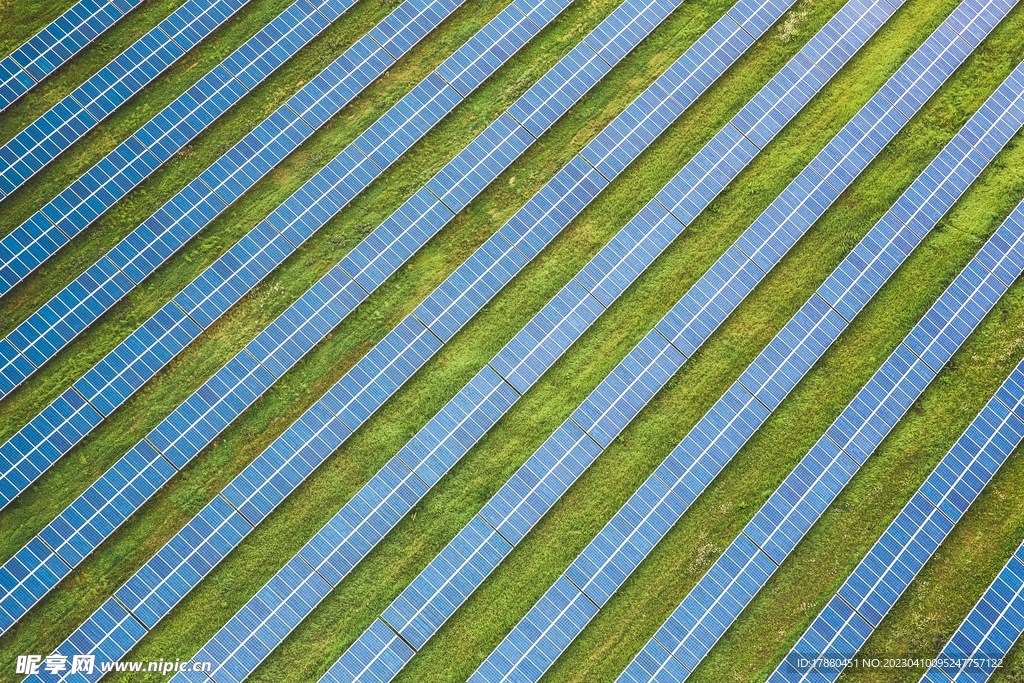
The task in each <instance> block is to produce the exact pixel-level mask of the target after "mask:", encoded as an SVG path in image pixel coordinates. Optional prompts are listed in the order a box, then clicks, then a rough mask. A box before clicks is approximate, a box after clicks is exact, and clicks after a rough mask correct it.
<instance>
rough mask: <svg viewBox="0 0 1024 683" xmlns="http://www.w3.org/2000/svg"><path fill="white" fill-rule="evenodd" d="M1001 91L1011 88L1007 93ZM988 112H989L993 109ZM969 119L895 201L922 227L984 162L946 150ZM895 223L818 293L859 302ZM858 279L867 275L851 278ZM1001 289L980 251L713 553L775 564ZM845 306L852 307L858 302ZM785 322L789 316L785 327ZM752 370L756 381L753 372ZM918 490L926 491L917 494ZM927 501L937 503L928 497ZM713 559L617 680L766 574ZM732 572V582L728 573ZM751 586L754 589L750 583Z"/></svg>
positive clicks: (892, 240)
mask: <svg viewBox="0 0 1024 683" xmlns="http://www.w3.org/2000/svg"><path fill="white" fill-rule="evenodd" d="M1022 70H1024V69H1022ZM1015 80H1016V79H1015V78H1014V77H1013V76H1011V77H1010V78H1008V79H1007V80H1006V81H1004V83H1003V84H1002V85H1001V86H1000V88H999V89H997V91H996V93H995V94H994V95H993V96H992V97H991V98H990V99H989V100H988V102H987V103H986V105H988V104H991V103H992V102H1000V101H1001V102H1002V103H1003V109H1004V110H1009V109H1010V108H1011V106H1013V105H1012V103H1013V99H1015V98H1019V97H1024V93H1022V92H1021V90H1020V89H1017V88H1016V83H1015ZM1007 93H1010V95H1009V97H1007ZM983 108H984V107H983ZM999 111H1001V110H999V109H996V110H994V111H993V110H991V109H990V110H989V111H987V112H984V113H982V112H981V111H980V110H979V112H978V114H976V115H975V117H972V121H973V120H976V119H978V118H982V117H988V118H987V120H988V121H989V124H988V126H989V127H988V129H982V130H981V133H980V134H979V135H977V137H976V138H975V139H976V140H979V141H981V140H985V139H986V138H987V136H989V135H990V133H991V132H992V131H993V130H1002V131H1003V132H1002V133H1001V134H1000V136H996V137H993V138H988V139H990V140H993V142H990V143H988V144H996V143H1001V144H1005V142H1006V141H1007V140H1008V138H1009V136H1010V135H1012V131H1008V130H1007V129H1006V128H1005V127H1004V126H1002V125H1001V124H1000V123H999V122H998V113H999ZM993 113H995V114H996V116H993ZM972 129H977V126H972V125H971V124H970V122H969V123H968V124H967V125H965V126H964V129H963V130H962V131H961V133H960V134H958V136H957V137H956V138H954V140H953V141H952V142H951V143H950V144H949V145H948V146H947V147H946V148H945V149H944V150H943V151H942V152H940V153H939V155H938V156H937V157H936V159H935V160H934V161H933V162H932V164H931V165H929V167H928V169H926V170H925V171H924V172H923V173H922V174H921V177H922V178H927V181H926V183H925V184H931V187H933V188H939V187H941V186H943V184H944V183H946V182H947V178H949V177H956V178H957V179H958V180H957V182H955V183H952V184H951V185H947V187H949V189H947V190H946V191H944V192H942V193H940V194H935V193H929V192H925V191H922V190H921V189H920V188H921V187H922V183H919V182H918V181H915V183H914V184H912V185H911V188H910V189H908V191H907V193H905V194H904V195H903V197H902V198H901V199H900V200H899V202H897V203H898V204H900V203H902V204H901V206H902V209H901V210H902V211H904V215H905V216H907V217H908V220H913V221H915V222H916V225H917V226H918V228H919V229H920V230H922V234H923V233H926V232H927V231H930V230H931V229H932V228H933V227H934V225H935V224H936V223H937V222H938V220H939V218H941V216H942V215H943V214H944V212H945V210H946V208H948V207H949V206H951V205H952V204H953V202H954V201H956V199H957V198H958V197H959V195H960V194H962V192H963V190H964V189H966V187H967V184H969V182H970V181H971V180H973V178H974V177H976V176H977V175H978V173H980V171H981V169H982V168H983V167H984V166H983V165H982V166H981V167H976V168H972V169H971V172H970V174H969V175H968V174H965V171H964V169H965V168H967V166H964V165H962V164H958V163H957V158H956V156H955V154H953V153H950V152H949V150H958V151H959V153H960V154H961V155H962V156H965V157H966V156H969V154H970V153H971V150H972V149H973V148H971V147H970V145H969V144H968V143H966V142H965V138H966V137H968V136H970V135H973V134H974V133H973V132H972ZM965 131H966V133H965ZM939 170H943V171H944V172H945V174H946V175H945V176H943V175H942V173H940V172H939ZM919 180H920V179H919ZM965 181H966V183H965ZM915 188H916V189H915ZM908 197H909V199H908ZM915 201H916V202H917V203H915ZM910 217H913V218H910ZM1018 220H1019V219H1018V218H1016V217H1015V218H1014V219H1013V221H1012V222H1011V223H1009V224H1008V225H1012V226H1013V227H1016V226H1017V221H1018ZM901 228H903V229H904V230H905V226H904V224H903V223H902V222H897V220H896V219H895V217H894V214H893V213H892V212H889V213H887V214H886V216H884V217H883V218H882V220H880V221H879V222H878V223H877V224H876V226H875V227H874V228H872V230H871V231H870V232H869V233H868V235H867V236H865V238H864V240H862V241H861V243H860V244H859V245H858V247H857V248H855V249H854V251H853V252H852V253H851V254H850V256H849V257H848V258H847V259H846V260H845V261H844V264H841V265H840V267H839V268H837V269H836V273H843V274H844V275H843V279H837V278H835V277H833V278H830V281H832V282H839V283H842V284H836V285H833V286H832V287H824V286H823V287H822V288H821V289H819V295H821V292H822V291H823V290H824V292H825V294H824V295H821V296H823V298H824V297H825V296H829V297H831V298H832V299H833V301H838V302H843V301H850V298H849V297H848V295H849V294H850V293H851V292H854V291H857V294H856V298H855V299H854V300H856V301H857V302H858V304H859V307H863V305H864V304H865V303H866V302H867V300H869V299H870V296H871V295H873V293H874V292H875V291H877V290H878V288H879V287H880V286H881V284H883V283H884V281H885V280H886V279H887V278H888V276H889V275H890V274H891V273H892V272H894V271H895V269H896V267H898V265H899V264H900V262H901V261H902V260H903V259H904V258H905V257H906V253H907V252H908V251H909V250H907V249H902V248H896V249H895V253H893V250H892V249H890V247H892V245H898V244H899V240H900V238H899V235H900V233H901ZM908 232H909V231H908ZM1000 232H1002V234H1001V235H1000V236H999V237H998V238H994V240H993V245H1004V246H1005V247H1006V253H1007V257H1006V259H1005V262H1006V263H1007V264H1009V263H1015V262H1019V260H1020V256H1019V254H1018V253H1016V252H1015V249H1013V248H1012V247H1011V246H1010V244H1011V243H1010V242H1009V241H1008V240H1007V239H1006V237H1007V234H1006V233H1005V231H1003V230H1002V229H1001V230H1000ZM905 234H906V233H904V235H905ZM910 234H912V235H914V243H917V242H919V241H920V238H919V236H918V235H917V234H915V233H910ZM904 239H907V238H905V237H904ZM985 254H986V255H985V258H986V259H987V260H988V261H989V262H990V263H995V261H996V259H998V256H997V254H996V253H995V252H994V251H993V250H992V248H990V249H989V250H988V251H987V252H985ZM1018 272H1019V271H1018ZM858 282H860V283H869V284H860V285H858V284H857V283H858ZM1005 289H1006V285H1005V284H1003V283H1001V282H999V281H998V279H997V278H996V277H995V276H994V275H992V274H991V273H990V271H988V270H987V269H985V268H983V267H982V265H981V257H980V254H979V257H978V258H977V259H976V260H975V261H973V262H972V263H971V264H969V265H968V266H967V268H965V269H964V271H963V272H962V273H961V274H960V276H958V278H957V279H956V281H955V282H954V283H953V284H952V285H951V286H950V287H949V288H948V289H947V290H946V291H945V292H944V293H943V295H942V296H941V297H940V299H939V300H938V301H937V302H936V303H935V305H934V306H933V307H932V308H931V310H930V311H929V313H928V314H926V316H925V318H924V319H922V321H921V322H920V323H919V325H918V326H916V327H915V329H914V330H913V331H912V332H911V333H910V335H908V337H907V339H906V340H905V341H904V342H903V343H901V344H900V345H899V346H898V347H897V348H896V350H895V351H894V352H893V353H892V355H891V356H890V357H889V358H888V359H887V360H886V362H885V363H884V364H883V365H882V367H881V368H880V369H879V370H878V371H877V372H876V373H875V374H874V375H873V376H872V378H871V379H870V380H869V381H868V383H867V384H866V385H865V387H864V388H863V389H862V390H861V391H860V392H859V393H858V394H857V396H856V397H855V398H854V399H853V401H851V402H850V404H849V405H848V406H847V408H846V409H844V411H843V412H842V413H841V414H840V416H839V417H838V418H837V419H836V421H835V422H834V423H833V424H832V426H831V427H829V429H828V430H827V431H826V433H825V435H824V436H822V437H821V438H820V439H819V440H818V442H817V443H816V444H815V445H814V447H813V448H812V449H811V450H810V452H809V453H808V454H807V455H806V456H805V457H804V458H803V460H801V462H800V463H799V464H798V465H797V467H796V468H795V469H794V470H793V472H791V473H790V475H789V476H788V477H787V478H786V479H785V480H784V481H783V483H782V484H781V485H780V486H779V488H778V489H777V490H776V491H775V492H774V493H773V494H772V495H771V496H770V498H769V500H768V501H767V502H766V503H765V504H764V506H763V507H762V508H761V509H760V510H759V511H758V513H757V514H756V515H755V516H754V518H753V519H752V520H751V521H750V523H748V524H747V526H746V527H745V528H744V530H743V533H742V534H740V536H738V537H737V539H736V540H735V541H734V542H733V544H732V545H731V546H730V549H729V550H727V551H726V553H725V555H723V557H722V558H721V559H720V560H719V562H725V563H726V564H728V563H730V562H733V560H730V559H728V554H729V552H730V551H732V550H733V549H738V550H736V551H735V552H739V553H741V554H745V555H749V556H750V557H754V555H751V554H750V553H751V552H752V551H750V549H749V547H750V546H752V547H753V548H756V551H757V554H758V555H763V556H764V557H765V558H766V559H768V561H769V564H770V566H771V567H774V566H776V565H777V564H780V563H781V562H782V561H783V560H784V559H785V558H786V557H787V556H788V554H789V553H790V552H791V551H792V550H793V548H795V547H796V544H797V543H798V542H799V540H800V539H801V538H802V537H803V535H804V534H806V533H807V531H808V530H809V529H810V527H811V526H812V525H813V524H814V522H815V521H816V520H817V519H818V518H819V517H820V516H821V514H823V513H824V511H825V509H826V508H827V507H828V505H829V504H830V503H831V502H832V501H833V500H834V499H835V497H836V496H837V495H838V493H839V491H840V490H841V489H842V487H843V486H844V485H845V484H846V482H848V481H849V479H850V478H851V477H852V476H853V474H854V473H855V472H856V470H857V469H858V467H859V466H860V465H861V464H863V462H864V460H866V459H867V457H868V456H869V455H870V454H871V452H872V451H873V450H874V449H875V448H877V447H878V445H879V444H880V443H881V441H882V439H884V438H885V436H886V435H887V434H888V433H889V432H890V431H891V429H892V428H893V427H894V426H895V424H896V422H897V421H898V420H899V419H900V418H901V417H902V416H903V414H904V413H905V412H906V411H907V410H908V409H909V408H910V406H911V404H912V403H913V402H914V401H915V400H917V398H918V397H919V396H920V395H921V393H922V392H923V391H924V389H925V387H927V385H928V383H929V382H930V381H931V380H932V378H934V376H935V372H937V371H938V369H939V368H940V367H941V363H944V362H945V360H944V359H948V357H949V356H950V355H951V354H952V352H953V351H955V349H956V348H957V347H958V346H959V345H960V343H962V341H963V339H965V338H966V336H967V334H969V333H970V331H971V330H973V328H974V327H975V326H976V325H977V324H978V322H979V321H980V319H981V318H982V317H983V316H984V315H985V314H986V313H987V312H988V311H990V310H991V308H992V307H993V306H994V304H995V302H996V301H997V300H998V297H999V294H1001V293H1002V292H1004V291H1005ZM865 294H866V296H865ZM819 295H815V296H819ZM851 310H853V312H854V313H855V312H856V310H859V308H857V309H851ZM840 312H842V311H840ZM796 321H797V318H794V319H793V320H791V321H790V324H792V323H795V322H796ZM790 324H787V328H788V327H789V326H790ZM835 324H838V325H840V326H842V319H839V318H837V319H836V322H835ZM912 347H914V348H916V349H918V350H919V351H921V353H922V354H924V355H925V356H926V357H928V358H931V359H933V361H934V362H936V363H939V366H938V367H935V368H934V369H932V368H929V367H928V365H926V364H925V362H924V361H923V360H922V359H921V358H919V357H918V355H916V354H915V352H914V351H913V350H912ZM802 360H803V362H808V361H810V362H813V360H814V358H813V355H812V354H808V355H807V357H806V358H804V359H802ZM757 363H758V361H755V364H754V366H755V367H756V365H757ZM808 367H809V365H808ZM754 380H755V382H754V383H756V378H754ZM921 500H922V501H925V500H926V499H925V498H924V497H923V496H922V497H921ZM922 504H923V503H922ZM928 505H929V506H931V507H932V508H933V509H934V505H932V504H930V503H928ZM935 515H939V512H938V510H935ZM935 515H932V516H931V517H930V518H931V519H932V520H933V522H934V524H933V527H932V528H933V529H940V528H945V529H946V530H947V531H948V528H949V527H951V526H952V523H951V522H950V521H949V520H948V519H947V518H946V517H945V516H944V515H940V516H941V519H939V517H937V516H935ZM943 520H945V522H943ZM922 524H924V522H922ZM935 524H938V526H935ZM935 533H938V532H935ZM718 565H719V563H716V565H715V567H713V568H712V570H710V571H709V572H708V574H707V575H705V577H704V578H702V579H701V581H699V582H698V584H697V586H695V587H694V589H693V590H692V591H691V593H690V595H688V596H687V598H685V599H684V601H683V604H682V605H680V607H679V608H677V610H676V611H675V612H674V613H673V616H671V617H670V618H669V620H668V621H667V622H666V625H665V626H664V627H662V629H661V630H660V631H659V632H658V633H657V634H656V635H655V637H654V639H655V640H657V641H658V643H659V644H660V646H662V647H661V648H660V649H659V648H654V647H653V646H652V645H649V646H648V647H647V648H645V650H644V654H643V655H642V657H639V656H638V658H637V660H636V661H635V662H634V664H633V665H631V666H630V667H629V668H628V669H627V673H624V674H623V679H624V680H642V679H641V678H639V677H640V676H641V675H642V673H641V672H642V671H644V670H652V669H651V666H650V664H651V662H652V657H654V656H655V655H658V656H660V657H661V661H662V662H664V661H667V659H668V658H675V659H676V660H677V663H679V664H682V665H683V667H685V669H686V670H691V671H692V670H693V668H694V667H695V666H696V664H697V663H699V662H700V660H701V659H702V658H703V657H704V656H705V655H706V654H707V652H708V651H709V650H710V649H711V647H712V646H713V645H714V643H715V642H716V641H717V639H718V638H720V637H721V635H722V634H723V633H724V632H725V630H726V629H727V628H728V626H729V625H730V624H731V623H732V622H733V621H734V620H735V618H736V616H738V614H739V612H740V611H741V610H742V609H743V608H744V607H745V606H746V604H748V603H749V602H750V600H752V599H753V593H754V592H756V590H757V586H758V584H763V583H764V581H765V580H766V578H767V577H762V574H763V570H762V569H761V568H758V569H750V568H742V569H739V568H736V569H735V571H734V572H733V573H732V574H729V576H730V577H732V578H729V580H728V581H727V582H725V583H723V579H722V576H721V575H716V571H718V570H716V567H718ZM766 566H767V565H766ZM772 571H774V570H773V569H772ZM718 574H721V571H718ZM744 577H745V578H744ZM733 581H734V582H735V583H730V582H733ZM743 581H746V582H748V583H749V586H747V587H744V586H743V585H742V583H743ZM736 586H739V587H738V588H737V587H736ZM751 586H752V587H753V592H751V591H750V590H749V588H750V587H751ZM712 596H724V597H723V598H722V599H724V600H726V601H727V602H728V606H727V607H726V606H723V603H721V602H718V601H710V600H711V597H712ZM829 618H830V619H832V618H833V616H832V615H830V616H829ZM851 618H852V617H851ZM858 618H860V617H858ZM849 628H850V629H852V630H849V631H846V632H844V634H843V635H842V636H841V637H842V638H845V639H846V640H847V641H849V642H853V641H855V640H856V639H855V637H854V636H855V633H856V632H857V631H858V627H857V626H856V624H854V623H853V622H850V626H849ZM666 629H668V632H671V631H672V629H675V630H676V633H675V635H674V636H673V638H674V640H671V641H670V638H669V636H667V635H666ZM860 630H863V629H860ZM865 637H866V636H865ZM641 658H642V659H643V660H644V662H645V664H644V666H643V667H640V668H638V667H639V666H640V665H639V664H638V663H637V662H639V660H640V659H641ZM655 669H657V667H655ZM658 675H661V674H658ZM687 676H688V674H685V673H684V674H682V679H685V678H686V677H687ZM682 679H680V680H682Z"/></svg>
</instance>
